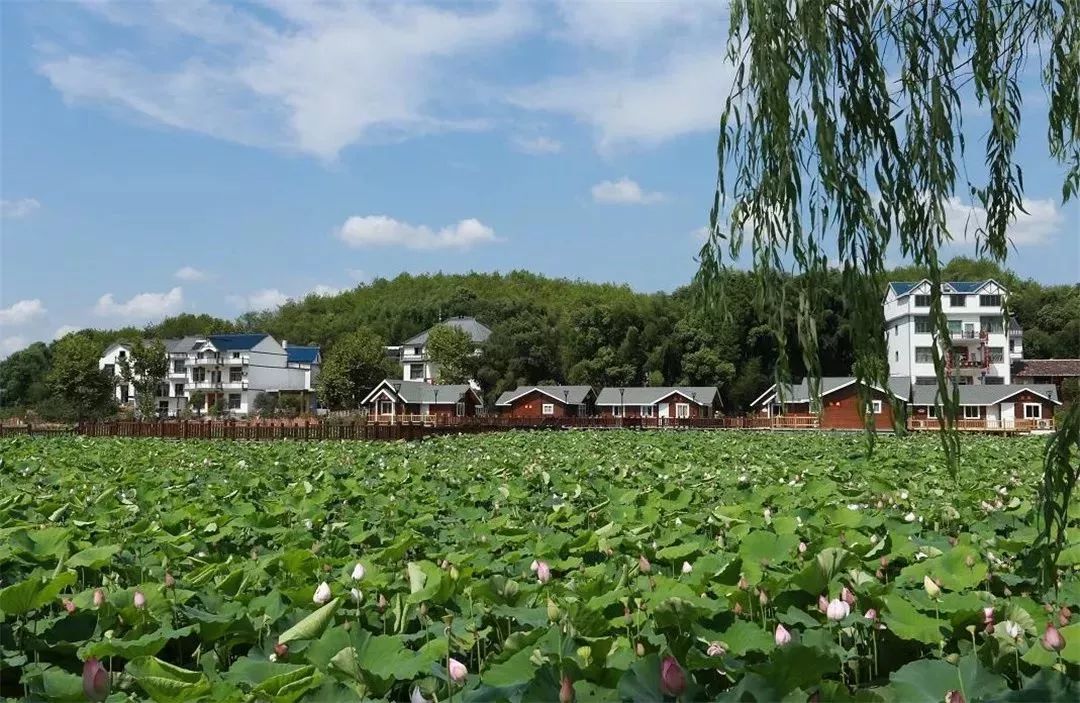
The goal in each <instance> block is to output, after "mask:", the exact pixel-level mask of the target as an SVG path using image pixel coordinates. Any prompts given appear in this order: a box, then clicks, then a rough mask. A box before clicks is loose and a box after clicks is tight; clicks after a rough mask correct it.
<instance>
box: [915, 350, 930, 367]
mask: <svg viewBox="0 0 1080 703" xmlns="http://www.w3.org/2000/svg"><path fill="white" fill-rule="evenodd" d="M915 363H916V364H932V363H934V350H933V349H932V348H931V347H915Z"/></svg>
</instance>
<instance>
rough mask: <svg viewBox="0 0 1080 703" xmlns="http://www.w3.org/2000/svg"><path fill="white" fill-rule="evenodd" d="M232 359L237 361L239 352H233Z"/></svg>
mask: <svg viewBox="0 0 1080 703" xmlns="http://www.w3.org/2000/svg"><path fill="white" fill-rule="evenodd" d="M232 358H234V359H239V358H240V352H233V353H232Z"/></svg>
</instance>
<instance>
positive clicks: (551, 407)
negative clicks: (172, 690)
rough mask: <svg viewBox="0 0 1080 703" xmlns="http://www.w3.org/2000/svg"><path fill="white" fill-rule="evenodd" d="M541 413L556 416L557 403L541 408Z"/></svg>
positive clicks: (546, 404)
mask: <svg viewBox="0 0 1080 703" xmlns="http://www.w3.org/2000/svg"><path fill="white" fill-rule="evenodd" d="M540 412H541V413H542V414H544V415H554V414H555V403H544V404H543V405H541V406H540Z"/></svg>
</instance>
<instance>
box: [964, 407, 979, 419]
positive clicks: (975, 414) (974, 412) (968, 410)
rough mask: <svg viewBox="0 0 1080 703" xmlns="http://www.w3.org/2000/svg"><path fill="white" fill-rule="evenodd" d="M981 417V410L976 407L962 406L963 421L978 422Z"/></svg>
mask: <svg viewBox="0 0 1080 703" xmlns="http://www.w3.org/2000/svg"><path fill="white" fill-rule="evenodd" d="M980 417H982V410H981V408H980V407H979V406H978V405H965V406H964V419H965V420H978V419H979V418H980Z"/></svg>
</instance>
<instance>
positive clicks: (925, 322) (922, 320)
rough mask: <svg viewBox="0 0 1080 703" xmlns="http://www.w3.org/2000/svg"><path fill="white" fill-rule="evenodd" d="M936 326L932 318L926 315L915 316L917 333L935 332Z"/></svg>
mask: <svg viewBox="0 0 1080 703" xmlns="http://www.w3.org/2000/svg"><path fill="white" fill-rule="evenodd" d="M933 332H934V326H933V325H932V324H931V323H930V318H929V317H927V316H926V315H917V316H916V317H915V333H916V334H933Z"/></svg>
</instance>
